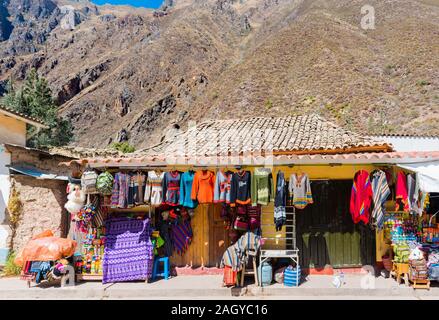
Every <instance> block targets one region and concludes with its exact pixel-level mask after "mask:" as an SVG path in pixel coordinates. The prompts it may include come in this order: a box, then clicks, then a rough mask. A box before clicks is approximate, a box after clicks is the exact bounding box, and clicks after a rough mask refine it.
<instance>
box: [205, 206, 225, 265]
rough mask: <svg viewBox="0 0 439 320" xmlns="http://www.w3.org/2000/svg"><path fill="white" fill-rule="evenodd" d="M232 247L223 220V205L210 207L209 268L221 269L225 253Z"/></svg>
mask: <svg viewBox="0 0 439 320" xmlns="http://www.w3.org/2000/svg"><path fill="white" fill-rule="evenodd" d="M229 245H230V241H229V236H228V232H227V230H226V229H225V228H224V220H223V219H222V218H221V204H215V205H211V206H209V266H210V267H219V265H220V263H221V258H222V256H223V253H224V251H225V250H226V248H227V247H228V246H229Z"/></svg>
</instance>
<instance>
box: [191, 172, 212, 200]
mask: <svg viewBox="0 0 439 320" xmlns="http://www.w3.org/2000/svg"><path fill="white" fill-rule="evenodd" d="M214 186H215V174H214V173H213V172H212V171H207V170H201V171H197V172H196V173H195V176H194V182H193V184H192V191H191V198H192V200H197V201H198V203H212V202H213V196H214Z"/></svg>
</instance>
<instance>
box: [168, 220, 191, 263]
mask: <svg viewBox="0 0 439 320" xmlns="http://www.w3.org/2000/svg"><path fill="white" fill-rule="evenodd" d="M171 229H172V241H173V243H174V250H175V251H176V252H177V253H178V254H180V255H183V254H184V253H185V252H186V250H187V248H188V246H189V244H190V243H191V240H192V228H191V222H190V220H189V219H178V220H177V221H176V223H175V224H172V227H171Z"/></svg>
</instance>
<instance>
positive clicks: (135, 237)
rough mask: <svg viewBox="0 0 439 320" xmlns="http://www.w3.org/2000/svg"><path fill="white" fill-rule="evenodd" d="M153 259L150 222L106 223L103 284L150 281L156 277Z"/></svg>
mask: <svg viewBox="0 0 439 320" xmlns="http://www.w3.org/2000/svg"><path fill="white" fill-rule="evenodd" d="M153 258H154V252H153V246H152V243H151V240H150V228H149V219H146V220H138V219H130V218H113V219H109V220H107V221H106V241H105V250H104V261H103V272H104V275H103V280H102V282H103V283H109V282H120V281H132V280H146V279H148V278H150V277H151V274H152V267H153Z"/></svg>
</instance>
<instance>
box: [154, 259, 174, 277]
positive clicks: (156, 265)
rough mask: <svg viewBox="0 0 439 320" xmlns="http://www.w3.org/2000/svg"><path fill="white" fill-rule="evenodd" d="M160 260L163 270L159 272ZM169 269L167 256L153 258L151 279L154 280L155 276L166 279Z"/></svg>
mask: <svg viewBox="0 0 439 320" xmlns="http://www.w3.org/2000/svg"><path fill="white" fill-rule="evenodd" d="M160 262H163V272H160V273H159V272H158V271H159V267H160ZM170 269H171V268H170V266H169V257H163V258H155V259H154V267H153V269H152V280H155V279H156V278H157V277H163V278H165V280H168V278H169V270H170Z"/></svg>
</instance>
